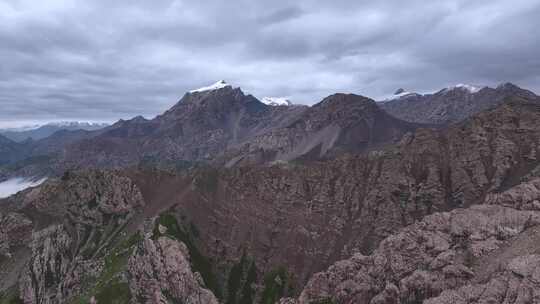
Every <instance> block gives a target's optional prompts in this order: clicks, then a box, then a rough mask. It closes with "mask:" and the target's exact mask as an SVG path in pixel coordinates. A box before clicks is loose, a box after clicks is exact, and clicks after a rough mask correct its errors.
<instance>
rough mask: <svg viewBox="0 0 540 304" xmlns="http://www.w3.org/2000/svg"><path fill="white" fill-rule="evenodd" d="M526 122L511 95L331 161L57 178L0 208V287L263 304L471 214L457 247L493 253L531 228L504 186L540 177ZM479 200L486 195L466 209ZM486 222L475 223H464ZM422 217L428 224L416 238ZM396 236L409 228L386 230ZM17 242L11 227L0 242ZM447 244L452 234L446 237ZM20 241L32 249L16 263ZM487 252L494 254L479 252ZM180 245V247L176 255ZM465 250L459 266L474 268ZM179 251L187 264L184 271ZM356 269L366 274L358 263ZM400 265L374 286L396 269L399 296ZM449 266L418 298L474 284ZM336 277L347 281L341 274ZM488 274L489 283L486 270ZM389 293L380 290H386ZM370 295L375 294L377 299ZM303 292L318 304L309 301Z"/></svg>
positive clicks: (527, 113) (532, 124)
mask: <svg viewBox="0 0 540 304" xmlns="http://www.w3.org/2000/svg"><path fill="white" fill-rule="evenodd" d="M539 118H540V107H539V106H538V105H537V104H532V103H528V102H526V101H522V100H514V101H511V102H508V103H505V104H504V105H502V106H500V107H498V108H497V109H494V110H491V111H488V112H484V113H481V114H479V115H477V116H475V117H473V118H471V119H469V120H467V121H465V122H463V123H461V124H458V125H454V126H451V127H449V128H447V129H445V130H433V129H419V130H416V131H415V132H410V133H409V134H407V135H406V136H404V137H403V139H402V140H401V141H400V143H399V144H398V145H397V146H395V147H393V148H387V149H384V150H372V151H371V152H370V153H367V154H362V155H355V156H346V157H339V158H336V159H334V160H327V161H317V162H303V163H295V162H289V163H280V164H277V165H274V166H263V167H261V166H246V167H238V168H229V169H227V168H200V169H194V170H192V171H189V172H187V173H185V174H184V175H180V176H177V175H171V174H167V173H162V172H156V171H138V170H135V171H129V172H127V173H123V172H102V171H90V172H86V173H79V172H71V173H67V174H66V175H64V177H63V178H62V179H60V180H57V181H55V180H51V181H49V182H47V183H46V184H44V185H42V186H40V187H39V188H36V189H31V190H28V191H26V192H23V193H21V194H19V195H16V196H14V197H11V198H9V199H8V200H7V202H5V203H3V204H2V205H0V212H1V213H2V214H3V216H2V219H4V218H6V215H10V214H16V215H12V216H10V218H12V217H13V216H17V217H20V218H25V219H27V220H21V221H20V222H21V224H23V225H22V226H18V225H13V224H4V223H13V221H11V220H5V221H4V220H2V224H1V225H0V227H2V229H1V230H2V231H19V232H18V233H17V234H15V233H13V234H12V233H9V232H8V233H5V232H4V233H0V241H2V242H3V243H2V244H1V246H0V248H3V249H2V250H3V251H2V252H4V254H3V256H2V260H1V261H0V263H1V264H0V266H2V271H5V270H4V269H8V271H7V272H6V275H5V277H8V278H10V279H9V280H7V279H6V280H2V283H3V284H4V285H3V286H2V287H3V288H2V291H4V290H6V289H7V288H11V287H12V286H13V285H14V284H18V286H19V290H21V291H22V293H21V295H22V298H23V299H24V300H25V302H27V303H36V302H43V303H58V302H66V301H68V299H69V300H71V299H77V298H79V297H81V301H90V300H91V299H92V297H94V300H96V301H97V302H98V303H100V299H101V300H103V297H106V296H110V295H111V289H109V288H108V287H111V288H113V290H117V291H118V293H117V295H118V296H119V297H120V298H122V299H123V300H125V299H126V298H129V299H132V301H139V302H144V301H145V300H142V299H147V301H150V300H148V299H163V298H167V299H194V297H195V298H200V297H203V298H205V299H207V300H208V301H213V300H212V299H213V298H212V295H211V294H210V293H209V292H208V291H207V289H209V290H212V292H213V293H214V295H215V296H216V298H218V299H220V301H222V302H225V303H246V302H247V303H252V302H256V303H260V302H262V303H271V302H273V301H277V300H278V299H279V298H280V297H282V296H295V295H298V294H300V292H301V291H302V290H304V292H302V293H301V296H300V300H301V301H303V300H302V299H304V298H303V297H304V295H307V294H308V293H307V291H306V290H312V289H313V288H311V289H310V286H312V284H313V282H314V280H316V278H317V277H318V276H319V275H317V276H315V277H313V278H312V275H313V274H315V273H318V272H320V271H324V270H325V269H327V267H328V266H330V265H332V264H334V263H336V261H339V260H343V259H347V258H350V257H351V256H355V257H356V256H361V257H362V258H361V260H363V259H364V258H365V259H367V260H369V259H370V256H376V255H377V254H378V252H382V251H381V250H382V249H381V248H382V247H381V246H384V245H383V244H390V245H388V246H389V247H388V248H390V249H391V250H393V251H395V252H398V251H399V250H401V249H399V248H400V247H399V246H397V245H395V246H394V245H393V244H394V243H393V242H394V241H388V240H389V239H390V240H392V239H399V238H404V239H405V241H403V242H405V243H407V244H416V243H413V242H412V240H415V238H413V239H412V240H409V239H408V235H418V236H422V237H424V236H425V234H426V233H427V234H428V235H427V236H430V235H429V233H431V232H430V231H435V232H436V233H435V234H437V235H438V236H441V238H443V239H445V240H446V242H447V243H449V244H452V246H453V245H454V243H452V242H453V241H454V239H452V238H453V237H454V235H453V234H452V233H450V234H448V233H447V230H448V229H446V228H445V227H452V223H453V222H452V220H454V219H456V220H457V219H464V221H465V222H467V221H470V225H471V226H472V228H471V230H473V232H475V231H476V230H477V229H480V230H481V231H483V232H482V234H481V237H480V238H478V239H474V240H473V241H475V242H479V243H472V245H474V246H472V245H471V246H472V247H471V248H473V247H474V248H480V249H481V250H480V252H484V251H485V252H487V253H489V254H492V253H493V254H495V253H496V252H498V251H497V250H499V249H497V248H503V247H504V246H503V245H504V244H505V242H507V241H511V240H513V238H515V237H519V235H522V234H523V233H528V232H529V231H531V230H528V228H530V227H533V226H534V225H536V213H535V212H536V211H535V210H534V209H531V208H532V207H527V206H529V205H532V206H534V199H533V200H532V201H533V202H529V201H530V199H529V198H530V197H533V196H534V194H531V195H533V196H531V195H528V196H525V195H522V194H519V193H518V194H515V193H514V194H512V193H513V192H509V191H514V190H516V189H521V188H516V185H519V184H520V183H521V182H527V181H533V180H534V176H535V175H537V172H538V171H540V170H538V169H537V166H538V164H539V162H538V159H537V153H538V149H539V138H540V125H539V124H538V123H537V122H538V121H540V120H539ZM522 179H523V180H522ZM520 187H524V188H526V189H529V188H530V187H532V186H531V185H528V184H526V185H522V186H520ZM505 190H507V192H503V193H502V194H501V196H498V198H493V195H496V194H497V193H499V192H501V191H505ZM533 190H534V189H533ZM525 198H527V199H525ZM487 200H489V201H490V202H493V203H490V204H488V205H489V206H480V207H478V206H475V207H470V206H472V205H474V204H478V203H481V202H484V201H487ZM504 201H509V202H510V203H504ZM514 202H519V204H518V206H514V205H512V204H517V203H514ZM508 204H510V206H508ZM491 205H493V206H491ZM521 205H523V206H524V207H522V206H521ZM456 208H467V209H463V210H454V209H456ZM430 214H432V215H430ZM506 215H508V217H506ZM425 216H428V217H427V218H425V219H424V220H423V222H419V221H421V220H422V219H423V218H424V217H425ZM438 218H442V220H440V221H439V220H437V219H438ZM514 218H516V220H515V221H514ZM529 218H530V221H529V220H528V219H529ZM492 219H498V220H500V221H501V222H502V224H501V225H500V226H501V228H504V229H502V231H503V232H505V231H507V230H508V231H510V232H509V234H508V235H506V234H504V233H503V235H502V236H498V234H497V233H498V232H497V231H498V229H499V228H497V227H496V226H497V221H493V220H492ZM443 220H444V221H443ZM445 221H446V222H445ZM415 222H416V223H415ZM24 223H26V224H24ZM419 223H425V224H419ZM484 223H488V224H486V225H487V228H485V229H484V228H478V227H483V225H484ZM411 225H413V226H411ZM422 225H427V226H429V225H431V226H435V227H434V228H433V229H432V228H429V229H432V230H429V229H428V230H427V232H426V231H424V230H425V229H424V228H422V227H424V226H422ZM407 226H408V227H409V228H404V227H407ZM431 226H430V227H431ZM458 226H464V225H458ZM29 227H31V229H29ZM411 227H412V228H411ZM464 227H465V226H464ZM402 229H405V230H402ZM407 229H409V230H407ZM482 229H483V230H482ZM137 231H140V233H137ZM403 231H405V232H406V231H410V232H406V233H405V234H404V236H400V235H402V234H400V233H403ZM516 231H517V232H516ZM396 232H399V233H398V234H395V233H396ZM407 233H408V234H407ZM2 235H3V236H2ZM16 235H20V236H18V237H16V238H15V239H13V240H9V237H10V236H16ZM392 235H394V236H392ZM464 235H465V236H466V235H467V233H466V232H465V233H464ZM427 236H426V237H427ZM493 237H494V238H495V241H494V240H493ZM497 237H499V238H501V239H500V240H498V239H497ZM161 238H168V239H170V240H171V242H172V243H171V242H169V241H163V240H162V239H161ZM28 239H32V242H31V243H29V244H28V242H25V241H24V240H28ZM457 239H458V240H460V239H464V240H466V237H461V236H460V235H459V234H458V238H457ZM383 240H384V241H383ZM381 241H382V243H381ZM385 242H386V243H385ZM396 242H397V241H396ZM400 242H401V241H400ZM6 243H7V245H6ZM182 243H183V245H182ZM443 243H444V242H443ZM21 244H23V245H21ZM24 244H27V245H24ZM460 244H461V245H460V246H462V247H463V246H465V248H468V247H467V246H469V245H470V244H469V243H467V242H464V244H462V243H460ZM28 245H30V248H32V250H31V254H26V256H25V255H24V254H23V253H25V252H27V253H28V252H29V249H28ZM480 245H481V246H480ZM183 246H185V247H186V248H187V252H186V251H185V250H184V249H182V248H184V247H183ZM393 246H394V247H393ZM396 246H397V247H396ZM411 246H412V245H411ZM423 246H424V243H419V244H416V247H418V248H420V249H415V248H412V247H411V250H412V252H413V253H414V254H410V255H413V256H414V255H416V254H419V255H421V254H424V255H425V256H428V255H429V256H430V257H431V256H432V254H435V253H436V252H437V250H439V251H440V250H443V251H446V250H447V249H445V246H442V247H441V248H443V247H444V248H443V249H440V248H438V249H436V250H435V251H433V252H432V251H429V250H428V251H429V252H428V253H423V252H424V251H422V250H424V249H422V248H424V247H423ZM452 246H450V245H449V249H448V250H450V249H452V250H455V251H456V253H455V255H456V256H458V258H459V257H461V256H462V255H463V253H464V252H465V251H463V252H462V251H459V250H461V249H460V248H461V247H459V248H457V247H452ZM482 246H483V247H482ZM494 246H499V247H497V248H496V249H494V250H492V249H490V248H494ZM6 248H7V249H6ZM168 248H169V249H170V248H174V250H169V249H168ZM385 248H386V247H385ZM396 248H397V249H396ZM426 248H427V247H426ZM482 248H485V249H482ZM390 249H389V250H390ZM398 249H399V250H398ZM430 250H431V249H430ZM490 250H491V251H490ZM178 251H180V252H184V253H186V254H182V255H178ZM443 251H440V252H439V253H442V252H443ZM167 252H169V253H170V254H171V255H172V256H171V257H170V259H171V260H172V262H171V264H169V263H168V262H167V261H168V258H165V257H160V254H162V255H163V254H165V256H167V257H168V256H170V255H169V254H167ZM474 252H476V251H473V253H474ZM173 253H174V254H173ZM404 254H405V255H407V254H409V253H404ZM188 255H189V258H188V257H187V256H188ZM10 256H11V257H10ZM437 256H438V255H437ZM463 256H464V257H466V256H467V255H463ZM474 258H476V257H474ZM474 258H472V257H471V256H469V257H468V258H467V259H464V260H473V261H476V260H475V259H474ZM187 260H189V261H190V263H189V264H190V265H189V266H190V267H191V269H187V267H185V266H187V263H186V261H187ZM157 261H163V264H160V263H162V262H159V263H158V262H157ZM452 261H454V260H452ZM361 263H364V262H361ZM365 263H368V264H366V265H368V266H366V267H371V266H369V265H370V264H369V263H370V262H365ZM415 263H421V262H415ZM452 263H454V264H451V265H458V266H459V265H465V266H467V265H466V264H456V263H457V262H452ZM146 264H149V265H147V266H144V267H146V268H145V269H147V271H145V273H149V274H152V273H153V274H155V276H152V275H151V276H146V275H145V274H144V273H140V272H137V268H138V266H136V267H131V268H130V267H129V265H141V267H143V266H142V265H146ZM443 264H444V263H443ZM8 265H9V266H8ZM150 265H152V266H150ZM168 265H175V266H174V267H177V266H178V267H179V268H178V269H176V268H174V267H173V268H172V269H171V267H172V266H171V267H169V266H168ZM182 265H184V266H182ZM362 265H363V264H362ZM383 265H387V264H384V263H383ZM406 265H409V264H406ZM411 265H417V264H411ZM419 265H420V264H419ZM446 266H448V265H445V266H444V267H446ZM354 267H356V266H354ZM407 267H410V265H409V266H407ZM407 267H405V268H406V269H409V268H407ZM444 267H443V268H444ZM467 267H469V266H467ZM354 269H357V268H354ZM406 269H405V270H406ZM405 270H403V271H400V272H399V274H400V275H402V276H403V277H398V276H397V273H398V272H396V273H394V272H384V271H382V272H381V274H380V277H376V279H375V281H376V283H377V284H378V282H379V281H381V280H382V279H385V280H386V279H389V280H390V279H391V278H393V277H394V275H396V277H395V280H394V281H395V282H394V283H392V284H393V285H395V286H396V287H398V294H400V293H401V290H402V289H400V288H401V285H399V284H398V283H396V282H398V279H399V281H400V280H402V279H403V278H408V277H409V276H410V275H412V274H410V273H408V272H407V271H405ZM446 271H447V272H448V271H449V270H448V269H447V270H446ZM452 271H454V272H452V275H453V277H452V278H453V279H455V280H454V281H455V284H454V283H453V284H454V285H445V284H450V283H448V282H446V281H444V280H443V279H440V278H443V277H444V276H445V275H446V274H445V272H444V270H441V271H438V270H437V272H434V273H427V274H426V275H429V278H430V279H431V278H435V279H437V278H439V279H438V280H439V281H436V280H435V281H434V282H437V284H435V285H436V286H435V287H429V289H428V290H430V291H429V292H430V294H429V295H430V297H431V296H433V297H435V296H437V295H438V292H439V291H440V290H441V289H442V288H443V287H444V288H445V289H448V290H449V289H454V288H456V290H458V288H460V287H461V286H467V285H469V284H476V283H475V282H474V281H471V279H470V278H469V277H470V276H471V274H468V273H469V272H468V271H467V270H466V269H465V268H463V267H458V268H457V270H456V269H454V270H452ZM377 272H380V271H378V270H377ZM197 273H198V274H197ZM343 273H344V276H345V277H347V276H348V275H349V274H350V275H351V276H353V275H354V274H355V273H354V272H349V270H347V271H344V272H343ZM420 275H423V274H420ZM360 276H363V274H360ZM416 276H417V274H415V276H414V277H413V278H409V279H410V280H412V281H411V284H410V285H407V286H409V287H407V288H408V289H403V290H407V292H405V293H404V298H405V295H407V297H409V296H410V299H411V300H412V299H413V298H414V299H416V295H415V293H416V291H415V290H418V292H423V291H422V289H421V288H420V287H418V288H417V287H414V286H415V285H414V284H413V283H415V282H416ZM61 277H62V278H66V279H62V280H60V279H59V278H61ZM156 277H157V279H156ZM486 277H487V278H488V279H492V278H493V279H495V277H493V276H492V275H490V274H487V275H486ZM167 278H184V279H185V280H184V281H182V280H180V282H181V286H184V287H185V288H184V287H179V286H178V285H173V286H172V285H170V284H169V283H168V282H170V281H171V280H167ZM413 279H414V280H413ZM134 280H135V281H134ZM173 281H177V280H176V279H175V280H173ZM4 282H7V283H4ZM306 282H309V283H308V285H307V287H306V288H304V285H305V283H306ZM335 282H336V284H339V282H340V281H339V280H337V279H336V280H335ZM354 282H355V281H353V283H354ZM358 282H360V285H362V286H368V285H369V284H371V281H366V282H367V283H366V284H367V285H366V284H364V283H362V282H364V281H358ZM430 282H431V281H430ZM480 283H484V282H480ZM141 286H144V288H143V287H141ZM156 286H160V288H157V287H156ZM344 286H345V285H344ZM369 286H371V285H369ZM381 286H382V285H381V284H379V285H376V286H375V287H373V288H372V287H369V288H372V291H370V292H369V293H366V294H367V295H368V296H369V297H376V296H378V295H379V294H381V293H382V292H383V291H382V289H380V288H381ZM385 286H386V284H385V285H384V286H383V287H385ZM411 286H412V287H411ZM440 286H443V287H440ZM352 287H354V285H351V288H352ZM332 288H333V287H332ZM332 288H330V287H329V289H328V290H329V291H328V292H327V295H328V296H329V297H330V298H331V299H332V300H335V301H338V303H348V302H347V299H351V298H347V297H348V296H349V295H350V294H346V295H345V297H344V298H339V295H337V294H334V290H337V289H332ZM340 288H341V287H340ZM354 288H356V287H354ZM366 288H367V287H366ZM377 288H379V289H377ZM158 289H159V290H158ZM340 290H341V289H340ZM369 290H371V289H369ZM146 291H148V292H146ZM395 291H396V289H395V288H394V287H393V286H391V285H388V292H387V293H388V294H389V295H388V297H392V294H394V293H395ZM456 292H457V291H456ZM340 294H341V293H340ZM354 294H355V295H356V293H354ZM426 294H428V293H427V292H426ZM413 295H414V297H413ZM441 296H442V294H441ZM139 297H140V299H139ZM171 297H172V298H171ZM381 297H384V298H386V297H387V295H386V293H384V294H382V295H381V296H380V297H379V298H381ZM45 299H47V300H45ZM306 299H309V300H310V301H311V300H316V301H318V300H326V299H325V298H324V297H319V295H318V294H313V296H311V295H310V296H309V297H308V298H306ZM342 299H343V301H342ZM354 299H360V298H354ZM362 299H363V298H362ZM366 299H369V300H371V298H366ZM123 300H122V301H123ZM119 301H120V300H119ZM122 301H120V302H122ZM156 301H157V300H156ZM190 301H191V300H190ZM339 301H342V302H339ZM358 301H360V300H358ZM366 301H367V300H366ZM101 302H103V301H101ZM359 303H363V302H359ZM366 303H369V302H366ZM390 303H391V302H390ZM398 303H399V302H398ZM405 303H406V302H405Z"/></svg>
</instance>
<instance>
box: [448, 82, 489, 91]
mask: <svg viewBox="0 0 540 304" xmlns="http://www.w3.org/2000/svg"><path fill="white" fill-rule="evenodd" d="M454 89H460V90H466V91H468V92H469V93H471V94H474V93H478V92H479V91H480V90H481V89H483V87H477V86H473V85H470V84H463V83H460V84H457V85H455V86H453V87H450V88H447V89H446V90H445V91H450V90H454Z"/></svg>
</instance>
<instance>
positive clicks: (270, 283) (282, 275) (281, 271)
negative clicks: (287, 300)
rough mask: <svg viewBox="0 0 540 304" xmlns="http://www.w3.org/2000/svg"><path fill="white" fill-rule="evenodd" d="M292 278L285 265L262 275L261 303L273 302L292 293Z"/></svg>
mask: <svg viewBox="0 0 540 304" xmlns="http://www.w3.org/2000/svg"><path fill="white" fill-rule="evenodd" d="M292 282H293V280H292V278H291V277H290V274H289V273H288V272H287V269H285V267H278V268H277V269H275V270H272V271H270V272H268V273H267V274H266V275H265V276H264V289H263V292H262V295H261V304H274V303H276V302H277V301H278V300H279V299H281V298H283V297H285V296H288V295H290V294H292V293H293V291H294V287H293V286H292Z"/></svg>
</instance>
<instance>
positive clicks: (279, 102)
mask: <svg viewBox="0 0 540 304" xmlns="http://www.w3.org/2000/svg"><path fill="white" fill-rule="evenodd" d="M261 102H262V103H264V104H266V105H269V106H290V105H292V102H291V101H290V100H288V99H287V98H285V97H264V98H263V99H262V100H261Z"/></svg>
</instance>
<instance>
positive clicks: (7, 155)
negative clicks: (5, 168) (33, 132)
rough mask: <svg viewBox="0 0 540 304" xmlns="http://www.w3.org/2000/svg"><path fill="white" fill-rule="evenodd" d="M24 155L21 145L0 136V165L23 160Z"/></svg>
mask: <svg viewBox="0 0 540 304" xmlns="http://www.w3.org/2000/svg"><path fill="white" fill-rule="evenodd" d="M25 154H26V153H25V148H24V146H23V145H21V144H19V143H16V142H14V141H12V140H11V139H9V138H7V137H4V136H2V135H0V165H5V164H9V163H11V162H14V161H17V160H20V159H22V158H24V156H25Z"/></svg>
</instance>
